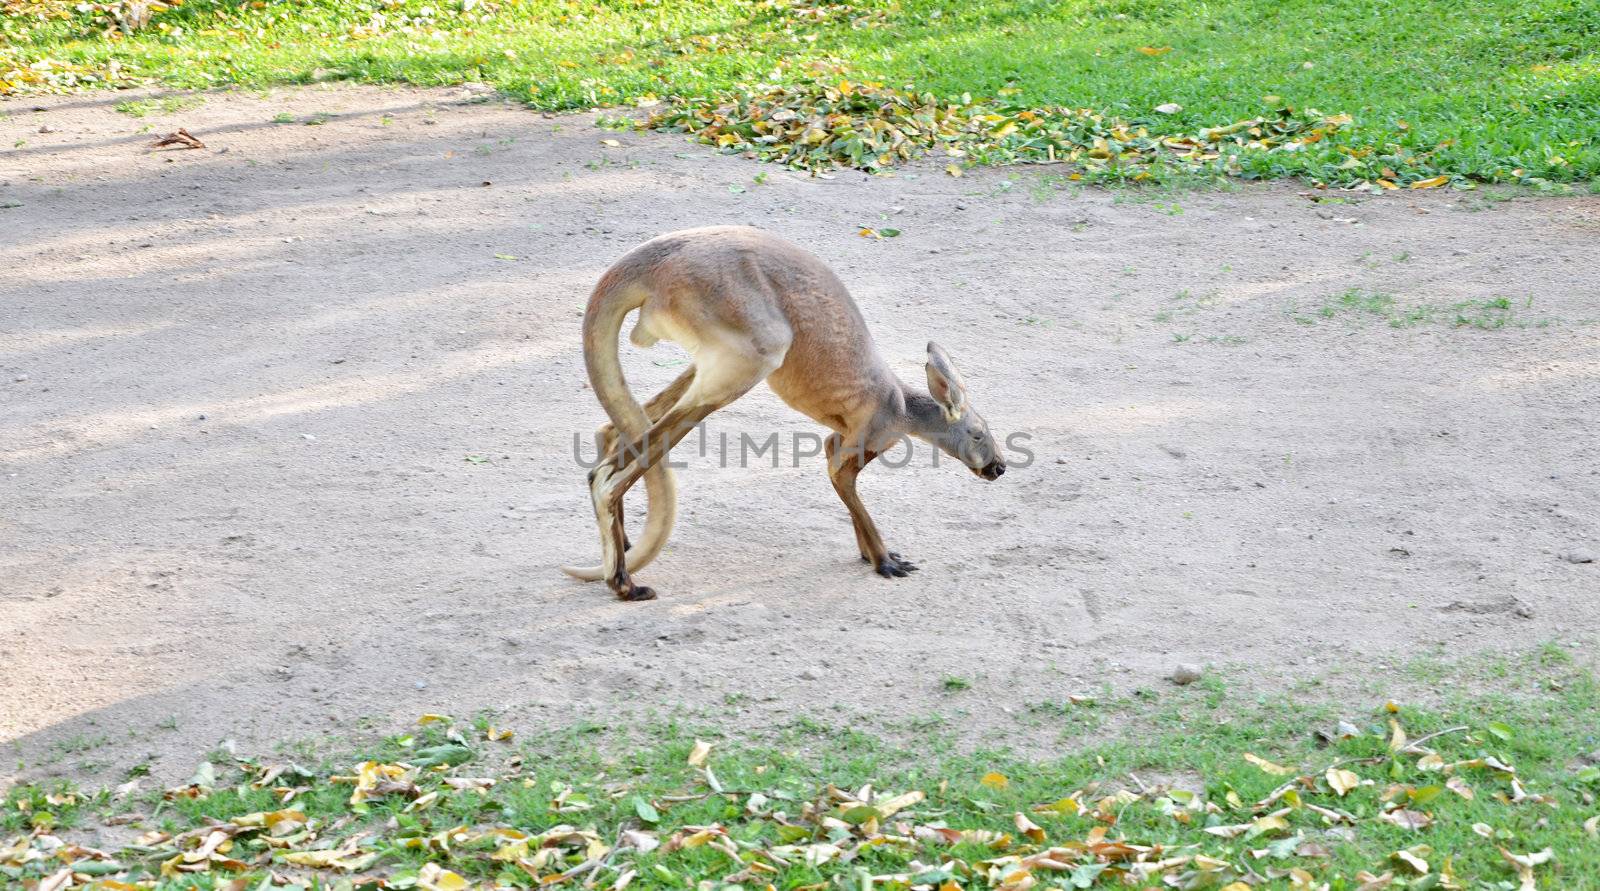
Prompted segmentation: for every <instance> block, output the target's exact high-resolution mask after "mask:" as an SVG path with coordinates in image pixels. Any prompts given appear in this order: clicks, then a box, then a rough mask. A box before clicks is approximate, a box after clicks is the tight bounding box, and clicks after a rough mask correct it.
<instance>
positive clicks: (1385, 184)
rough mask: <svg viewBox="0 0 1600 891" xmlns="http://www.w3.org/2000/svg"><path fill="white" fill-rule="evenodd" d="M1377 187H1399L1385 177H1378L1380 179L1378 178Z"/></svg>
mask: <svg viewBox="0 0 1600 891" xmlns="http://www.w3.org/2000/svg"><path fill="white" fill-rule="evenodd" d="M1378 188H1380V189H1385V190H1387V189H1398V188H1400V187H1399V186H1397V185H1395V184H1394V183H1392V182H1389V181H1388V180H1386V179H1380V180H1378Z"/></svg>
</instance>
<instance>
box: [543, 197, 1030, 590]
mask: <svg viewBox="0 0 1600 891" xmlns="http://www.w3.org/2000/svg"><path fill="white" fill-rule="evenodd" d="M635 309H637V310H639V319H638V321H637V322H636V323H635V324H634V327H633V332H632V334H631V335H630V338H629V339H630V340H632V341H633V342H634V343H635V344H636V345H638V346H642V347H647V346H650V345H652V344H654V343H656V342H657V341H659V340H669V341H672V342H674V343H676V344H678V345H679V346H681V347H683V348H684V349H685V350H687V351H688V352H689V354H690V355H691V356H692V357H693V363H692V364H691V365H690V367H689V368H688V369H687V370H686V371H684V372H683V374H681V375H679V377H678V378H677V379H676V380H674V381H673V382H672V383H671V384H669V385H667V387H666V389H664V390H662V391H661V392H660V393H657V394H656V395H655V397H653V398H652V399H651V400H650V401H649V402H648V403H646V404H645V405H642V406H641V405H640V404H639V403H638V402H636V401H635V400H634V398H633V395H632V394H631V393H630V392H629V390H628V385H627V382H626V381H625V380H624V379H623V375H622V366H621V364H620V363H619V362H618V359H617V339H618V335H619V333H620V331H621V329H622V321H623V317H625V316H626V315H627V314H628V313H630V312H632V311H633V310H635ZM583 357H584V364H585V366H586V367H587V369H588V373H589V383H590V385H591V386H593V387H594V393H595V396H596V397H598V398H599V400H600V405H601V406H602V407H604V408H605V410H606V414H607V415H608V416H609V417H610V419H611V422H610V423H609V424H607V425H605V426H603V427H601V428H600V430H599V432H598V440H599V447H600V449H601V452H602V455H603V457H602V458H601V460H600V463H599V464H597V465H596V466H595V468H594V469H593V470H592V471H590V472H589V494H590V498H591V500H592V501H593V504H594V515H595V522H596V523H598V524H599V526H600V546H601V551H602V555H603V558H602V562H601V565H599V566H594V567H575V566H566V567H562V569H563V571H565V572H566V573H567V574H568V575H571V576H573V577H575V578H579V579H584V580H588V581H596V580H599V579H605V581H606V585H607V586H608V587H610V589H611V591H612V592H613V593H615V594H616V595H617V596H618V597H620V598H622V599H623V600H653V599H654V598H655V596H656V592H655V591H654V590H652V589H651V588H648V587H646V586H644V585H639V584H636V583H635V582H634V581H633V579H632V575H631V574H632V573H634V572H637V571H638V570H639V569H640V568H642V567H643V566H644V565H645V564H647V563H649V562H650V561H651V560H653V559H655V557H656V555H657V554H659V553H660V552H661V548H662V546H663V545H665V544H666V541H667V536H668V534H670V533H671V531H672V523H673V519H674V517H675V515H676V511H677V492H676V483H675V482H674V479H673V474H672V471H671V469H670V468H669V467H668V466H667V462H665V461H663V460H662V458H663V457H665V456H666V454H667V453H668V451H670V450H671V448H672V447H673V446H674V445H676V444H677V443H678V441H679V440H681V439H682V438H683V437H684V436H685V435H687V434H688V433H689V432H690V431H691V430H693V429H694V428H695V426H696V425H697V424H699V423H700V422H701V421H702V420H704V419H705V417H706V416H707V415H709V414H711V413H712V412H714V411H716V410H717V409H719V408H721V407H723V406H725V405H727V404H728V403H730V402H732V401H734V400H735V399H738V398H739V397H740V396H743V395H744V394H745V393H746V392H748V391H749V390H750V389H751V388H752V387H754V386H755V385H756V384H758V383H760V382H761V381H763V380H765V381H766V382H767V384H768V385H769V386H771V387H772V390H773V392H775V393H777V394H778V397H779V398H780V399H782V400H783V401H784V402H785V403H787V404H788V405H789V406H790V407H791V408H794V409H795V410H797V411H799V412H800V413H802V414H804V415H806V416H807V417H810V418H811V419H813V420H815V421H817V422H819V423H821V424H823V425H825V426H827V427H828V428H829V429H831V430H832V431H833V435H831V436H829V437H828V439H827V441H826V454H827V458H828V475H829V477H830V478H831V479H832V481H833V488H834V491H836V492H837V493H838V494H839V499H840V500H841V501H843V502H844V506H845V508H846V509H848V510H849V512H850V522H851V524H852V525H853V526H854V527H855V536H856V548H857V550H858V551H859V552H860V554H861V559H862V560H864V561H866V562H867V563H868V564H870V565H871V566H872V567H873V568H874V569H875V570H876V571H877V573H878V574H879V575H881V576H884V577H886V578H893V577H903V576H905V575H906V573H908V572H911V571H913V570H915V569H916V567H915V566H913V565H912V564H911V562H910V561H908V560H906V559H905V558H904V557H901V556H900V555H899V554H897V553H895V552H893V551H890V550H889V549H888V548H886V547H884V544H883V537H882V536H881V535H879V534H878V527H877V526H876V525H875V524H874V523H873V522H872V517H870V516H869V515H868V514H867V509H866V507H865V506H863V505H862V503H861V498H860V496H859V495H857V494H856V476H857V474H859V473H861V470H862V468H864V467H866V466H867V465H868V464H869V463H871V462H872V460H873V459H874V458H876V457H877V456H878V455H880V454H882V453H883V452H885V451H887V450H888V449H890V448H892V447H893V446H894V444H895V443H896V442H898V441H899V440H900V439H901V438H902V437H904V436H906V435H909V436H914V437H917V438H919V439H922V440H924V441H926V442H928V443H931V444H932V445H934V446H936V447H938V448H939V449H940V450H941V451H943V452H944V453H945V454H947V455H950V456H952V457H954V458H957V459H959V460H960V461H961V462H962V463H964V464H965V465H966V466H967V467H968V468H970V469H971V470H972V471H973V472H974V473H976V474H977V475H978V476H980V477H982V478H983V479H986V480H994V479H998V478H999V477H1000V475H1001V474H1003V473H1005V471H1006V462H1005V459H1004V457H1003V456H1002V455H1001V452H1000V447H999V445H998V444H997V443H996V442H995V438H994V435H993V434H992V433H990V432H989V426H988V424H986V423H985V422H984V420H983V418H982V416H980V415H979V414H978V413H977V412H976V411H974V410H973V409H972V407H971V406H970V405H969V404H968V402H967V390H966V386H965V385H964V384H963V383H962V381H961V375H960V374H958V373H957V372H956V369H955V365H954V364H953V363H952V362H951V361H950V356H949V355H948V354H946V353H945V351H944V350H942V349H940V348H939V346H938V345H937V344H934V343H929V344H928V361H927V377H928V391H927V392H922V391H921V390H918V389H915V388H912V387H909V386H907V385H906V384H904V383H902V382H901V381H900V379H899V378H898V377H896V376H895V374H894V372H893V371H891V370H890V368H889V365H888V363H886V362H885V361H884V360H883V358H882V356H880V355H879V354H878V351H877V348H876V347H875V346H874V345H873V342H872V335H871V334H870V333H868V331H867V325H866V321H865V320H864V319H863V318H862V317H861V311H860V310H859V309H857V308H856V304H855V301H854V300H852V299H850V294H849V292H848V291H846V290H845V287H844V284H843V283H842V282H840V281H839V279H838V277H837V276H835V275H834V274H833V272H832V270H830V269H828V267H827V266H826V265H824V264H823V262H822V261H821V260H819V259H818V258H817V257H816V256H814V255H813V254H811V253H810V252H808V251H805V250H803V249H801V248H799V247H797V246H795V245H793V244H790V243H789V242H787V241H784V240H783V239H781V238H778V237H776V236H774V235H771V234H769V233H767V232H764V231H762V230H760V229H753V228H749V227H744V226H710V227H705V228H699V229H686V230H683V231H680V232H671V233H668V234H666V235H662V236H660V237H657V238H654V239H651V240H650V241H647V242H645V243H644V244H642V245H639V246H638V247H636V248H634V249H633V250H631V251H629V252H628V253H627V254H626V255H624V256H623V257H622V259H620V260H618V261H617V262H616V263H615V264H613V265H612V266H611V268H610V269H608V270H606V272H605V274H604V275H602V276H601V277H600V281H599V283H598V284H596V285H595V288H594V292H593V294H592V295H591V296H590V298H589V306H588V309H587V311H585V313H584V316H583ZM641 476H642V477H644V481H645V491H646V494H647V495H648V496H649V508H648V511H647V513H646V517H645V529H644V533H643V535H642V537H641V538H640V540H639V541H638V542H637V543H636V544H631V545H630V543H629V541H628V538H627V536H626V533H625V532H624V530H623V523H622V497H623V494H624V493H626V492H627V491H628V488H629V487H630V486H632V485H633V484H634V483H635V482H637V481H638V480H639V478H640V477H641Z"/></svg>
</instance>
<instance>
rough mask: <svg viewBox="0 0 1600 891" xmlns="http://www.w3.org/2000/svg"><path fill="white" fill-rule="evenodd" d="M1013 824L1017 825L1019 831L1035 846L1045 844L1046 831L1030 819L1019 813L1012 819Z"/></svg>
mask: <svg viewBox="0 0 1600 891" xmlns="http://www.w3.org/2000/svg"><path fill="white" fill-rule="evenodd" d="M1012 822H1013V823H1015V824H1016V827H1017V831H1018V832H1020V833H1022V834H1023V835H1025V836H1027V837H1028V840H1029V841H1032V842H1033V843H1034V844H1039V845H1042V844H1044V838H1045V836H1044V829H1043V828H1041V827H1040V826H1039V824H1037V823H1035V822H1033V821H1032V820H1030V819H1028V818H1027V816H1026V815H1024V814H1023V813H1022V812H1020V811H1018V812H1017V814H1016V816H1015V817H1013V818H1012Z"/></svg>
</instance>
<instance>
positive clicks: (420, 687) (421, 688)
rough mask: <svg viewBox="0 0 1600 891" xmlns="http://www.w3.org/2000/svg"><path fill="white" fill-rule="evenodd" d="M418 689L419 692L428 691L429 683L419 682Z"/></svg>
mask: <svg viewBox="0 0 1600 891" xmlns="http://www.w3.org/2000/svg"><path fill="white" fill-rule="evenodd" d="M417 689H418V690H426V689H428V682H427V681H417Z"/></svg>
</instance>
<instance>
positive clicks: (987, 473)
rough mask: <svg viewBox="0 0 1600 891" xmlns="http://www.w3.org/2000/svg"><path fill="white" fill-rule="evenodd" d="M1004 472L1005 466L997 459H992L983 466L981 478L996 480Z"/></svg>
mask: <svg viewBox="0 0 1600 891" xmlns="http://www.w3.org/2000/svg"><path fill="white" fill-rule="evenodd" d="M1005 472H1006V466H1005V465H1004V464H1001V463H1000V462H999V461H994V462H991V463H990V464H988V465H987V466H985V467H984V468H983V478H984V479H986V480H997V479H999V478H1000V477H1001V475H1003V474H1004V473H1005Z"/></svg>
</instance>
